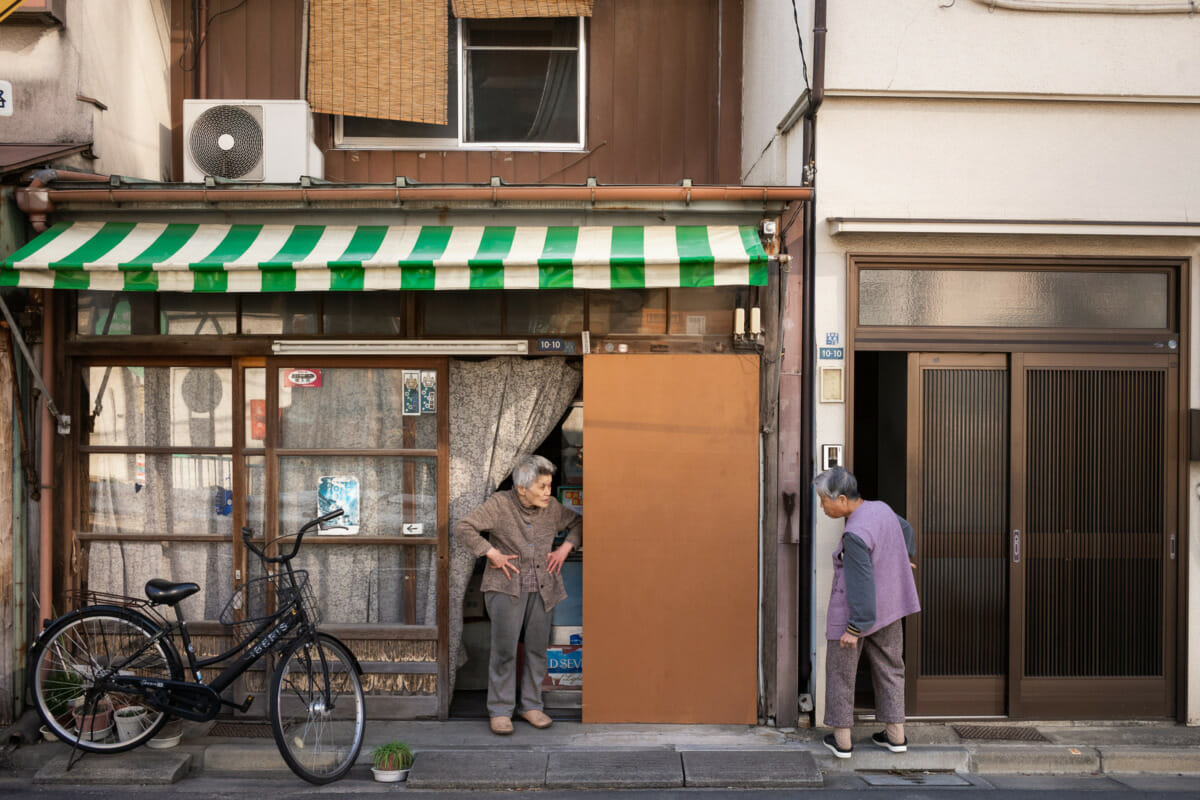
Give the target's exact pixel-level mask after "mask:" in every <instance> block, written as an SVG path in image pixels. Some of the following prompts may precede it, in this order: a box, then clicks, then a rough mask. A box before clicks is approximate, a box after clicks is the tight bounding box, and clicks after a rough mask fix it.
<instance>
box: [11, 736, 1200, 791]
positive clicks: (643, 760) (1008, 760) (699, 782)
mask: <svg viewBox="0 0 1200 800" xmlns="http://www.w3.org/2000/svg"><path fill="white" fill-rule="evenodd" d="M240 724H241V725H246V723H240ZM963 725H971V726H973V727H975V728H976V729H977V730H975V731H966V733H968V734H969V735H976V736H981V735H986V736H993V737H994V736H996V735H1007V736H1016V735H1024V736H1034V737H1038V738H1039V739H1040V740H1039V741H1028V740H1027V741H1021V740H1013V739H995V738H988V739H982V738H969V739H967V738H963V737H962V736H960V735H959V731H961V730H964V729H963V728H962V726H963ZM956 727H957V728H958V729H959V730H956ZM211 728H212V724H211V723H210V724H209V725H207V726H193V725H191V724H189V725H188V727H187V728H186V729H185V737H184V740H183V743H182V744H181V745H180V746H179V747H177V748H174V749H171V750H149V749H147V748H140V749H138V750H135V751H133V752H131V753H126V754H119V755H111V756H100V755H88V756H86V757H85V758H84V759H83V760H82V761H81V762H79V763H78V764H77V765H76V766H75V767H74V768H73V769H72V770H71V771H70V772H67V771H66V770H65V767H66V761H67V753H68V749H67V747H66V746H65V745H63V744H61V743H56V744H45V743H38V744H31V745H24V746H21V747H19V748H17V749H16V750H13V751H12V752H10V753H9V760H10V763H9V765H8V766H9V769H10V770H12V771H15V772H17V773H19V774H24V775H28V776H30V777H31V779H32V780H33V781H34V782H36V783H44V784H76V785H81V784H129V785H133V784H169V783H173V782H175V781H178V780H181V779H183V778H185V777H187V776H196V775H205V776H233V777H246V778H269V777H274V776H277V775H278V776H291V772H290V771H289V770H288V768H287V766H286V765H285V764H284V762H283V759H282V758H281V757H280V756H279V753H278V751H277V750H276V748H275V742H274V739H272V738H271V737H270V734H269V732H267V729H266V725H265V723H260V724H258V725H254V726H247V730H246V731H245V732H256V733H258V734H260V735H259V736H257V737H253V736H252V737H243V736H236V737H234V736H227V737H215V736H212V735H208V733H206V731H209V730H210V729H211ZM252 729H257V730H252ZM878 729H879V726H864V727H861V728H855V730H854V740H855V748H854V755H853V757H852V758H849V759H835V758H834V757H833V756H832V754H831V753H829V751H827V750H826V749H825V748H824V747H823V746H822V745H821V743H820V739H821V736H823V735H824V734H825V733H826V732H827V731H825V730H823V729H797V730H779V729H775V728H767V727H754V726H738V725H585V724H583V723H579V722H563V721H559V722H556V723H555V724H554V726H553V727H552V728H550V729H548V730H544V731H539V730H535V729H533V728H532V727H530V726H529V725H526V724H525V723H523V722H521V721H517V722H516V732H515V733H514V734H513V735H512V736H505V737H500V736H494V735H492V734H491V733H490V732H489V731H488V726H487V723H486V721H482V720H479V721H476V720H471V721H462V720H453V721H447V722H437V721H418V722H397V721H383V720H371V721H369V722H368V724H367V732H366V744H365V745H364V747H363V750H362V754H361V755H360V757H359V761H358V766H356V767H355V770H354V772H353V773H352V775H354V776H357V777H361V778H364V779H368V780H369V772H368V770H367V767H368V766H369V765H370V753H371V748H372V746H374V745H377V744H381V743H383V742H387V741H391V740H393V739H400V740H402V741H405V742H408V743H409V744H410V746H412V748H413V749H414V751H415V752H416V753H417V759H416V763H415V764H414V765H413V768H412V772H411V774H410V775H409V780H408V784H409V786H410V787H412V788H414V789H415V788H423V789H493V790H495V789H523V788H580V789H584V788H588V789H591V788H620V789H633V788H667V787H680V786H689V787H739V788H754V787H759V788H780V787H819V786H821V785H823V783H824V780H825V777H826V776H835V775H847V774H850V775H853V774H858V775H862V776H884V775H887V774H892V775H893V776H894V775H897V774H899V775H926V776H942V778H943V779H945V780H953V779H955V777H954V776H961V775H963V774H968V773H975V774H980V775H1003V774H1024V775H1105V774H1108V775H1128V774H1157V775H1172V776H1176V775H1195V776H1198V780H1200V728H1188V727H1184V726H1180V725H1175V724H1172V723H1160V722H1154V723H1124V724H1102V723H1099V724H1098V723H1091V724H1068V723H1012V722H987V723H980V722H978V721H975V722H957V721H956V722H954V723H945V722H936V723H929V722H910V723H909V724H908V726H907V734H908V739H909V750H908V752H907V753H903V754H893V753H890V752H888V751H886V750H883V749H880V748H878V747H875V746H874V745H872V744H871V743H870V742H868V741H867V739H869V737H870V735H871V733H873V732H874V731H876V730H878ZM216 730H217V731H218V732H219V731H222V730H224V731H226V732H229V731H230V728H229V726H228V725H222V727H221V728H217V729H216ZM237 732H242V730H241V729H238V731H237ZM263 733H265V734H266V735H265V737H264V736H262V735H261V734H263ZM359 773H361V775H360V774H359ZM959 779H961V778H959ZM297 780H298V779H297Z"/></svg>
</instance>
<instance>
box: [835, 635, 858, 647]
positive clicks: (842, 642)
mask: <svg viewBox="0 0 1200 800" xmlns="http://www.w3.org/2000/svg"><path fill="white" fill-rule="evenodd" d="M838 646H840V647H851V648H853V647H858V637H857V636H855V635H854V634H853V633H850V632H849V631H847V632H846V633H843V634H842V638H841V639H839V640H838Z"/></svg>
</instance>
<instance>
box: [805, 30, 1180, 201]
mask: <svg viewBox="0 0 1200 800" xmlns="http://www.w3.org/2000/svg"><path fill="white" fill-rule="evenodd" d="M1197 34H1198V37H1197V41H1196V47H1197V54H1198V59H1197V60H1200V29H1198V30H1197ZM1197 100H1198V102H1197V103H1196V104H1195V105H1186V104H1172V105H1165V104H1125V103H1081V102H1054V101H1015V100H1014V101H987V100H945V99H938V100H926V99H881V98H838V99H836V100H828V101H827V102H826V103H825V105H824V106H823V107H822V108H821V110H820V113H819V117H818V126H819V127H818V130H819V145H818V147H819V152H818V156H817V158H818V167H819V169H820V172H819V178H818V181H819V186H818V208H819V217H820V218H827V217H831V216H833V217H843V216H848V217H899V218H954V219H1005V220H1028V219H1048V220H1106V221H1112V220H1118V221H1173V222H1188V221H1191V222H1196V221H1200V154H1197V153H1196V149H1197V138H1196V136H1197V132H1198V131H1200V96H1198V97H1197Z"/></svg>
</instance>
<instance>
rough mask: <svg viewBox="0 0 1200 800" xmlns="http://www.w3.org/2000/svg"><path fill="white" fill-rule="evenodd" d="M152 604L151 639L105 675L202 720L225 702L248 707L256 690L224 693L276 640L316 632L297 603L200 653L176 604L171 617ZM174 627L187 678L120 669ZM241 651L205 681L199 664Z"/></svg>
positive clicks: (289, 571)
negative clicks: (243, 695)
mask: <svg viewBox="0 0 1200 800" xmlns="http://www.w3.org/2000/svg"><path fill="white" fill-rule="evenodd" d="M284 566H285V569H286V572H287V574H288V578H289V581H290V582H291V584H292V586H293V587H295V578H294V577H293V574H292V569H291V565H290V564H285V565H284ZM149 608H150V610H151V612H152V614H153V615H154V616H155V617H157V618H158V620H159V621H160V622H161V623H162V624H161V625H160V626H158V632H157V633H156V634H155V635H154V636H152V637H150V638H149V639H147V640H146V643H145V645H144V646H143V647H141V648H140V649H139V650H138V651H137V652H135V653H132V654H131V655H130V656H129V658H127V659H126V660H125V661H124V662H122V663H119V664H114V665H111V666H110V676H109V677H108V678H107V679H106V680H108V681H111V683H112V684H113V685H114V686H116V687H119V688H122V689H124V690H126V691H130V692H134V693H137V694H139V695H142V696H143V697H146V698H147V700H148V701H149V702H150V704H151V705H152V706H155V707H158V708H159V709H161V710H163V711H166V712H168V713H170V714H173V715H175V716H178V717H182V718H184V719H191V720H195V721H198V722H206V721H208V720H211V719H214V718H215V717H216V716H217V714H218V713H219V711H220V708H221V706H222V705H227V706H230V707H233V708H237V709H240V710H242V711H246V710H248V709H249V708H250V704H251V703H252V702H253V700H254V696H253V695H250V696H249V697H248V698H247V700H246V701H245V702H244V703H233V702H231V701H229V700H224V699H222V698H221V693H222V692H224V691H225V690H226V689H228V688H229V687H230V686H231V685H232V684H233V682H234V681H236V680H237V679H238V678H240V677H241V676H242V675H243V674H245V672H246V671H247V670H249V669H250V668H251V667H252V666H253V665H254V664H255V663H257V662H258V660H259V659H261V658H262V657H263V656H264V655H266V654H267V653H269V652H270V651H271V650H273V649H275V648H276V647H277V646H279V645H282V644H284V643H287V642H290V641H292V640H294V639H297V638H301V637H304V636H309V637H313V636H315V634H316V627H315V626H314V625H312V624H311V623H310V621H309V620H308V617H307V615H306V613H305V611H304V609H303V607H302V604H300V603H297V604H295V605H292V606H291V607H290V608H288V609H285V610H284V611H277V612H275V613H274V614H272V615H271V616H269V617H267V618H266V619H264V620H263V621H262V622H261V623H260V624H259V625H258V626H257V627H255V629H254V630H253V631H251V632H250V633H249V634H247V635H246V636H245V637H244V638H243V639H242V640H241V641H239V642H237V643H236V644H234V645H233V646H232V647H231V648H229V649H228V650H226V651H225V652H223V653H220V654H219V655H216V656H211V657H209V658H197V657H196V654H195V648H194V647H193V646H192V638H191V635H190V634H189V632H188V627H187V622H186V621H185V620H184V619H183V614H182V612H181V611H180V610H179V607H178V606H175V616H176V621H175V622H171V621H169V620H168V619H167V618H166V617H165V616H164V615H163V614H162V613H161V612H159V611H157V610H156V609H154V608H153V607H149ZM176 632H178V634H179V638H180V641H181V642H182V643H183V652H184V655H185V657H186V658H187V680H185V681H166V680H162V679H161V678H145V677H139V676H136V675H121V674H120V670H121V668H122V667H123V666H125V665H126V664H129V663H131V662H133V661H134V660H135V659H137V658H138V657H139V656H141V655H142V654H143V653H144V652H146V650H148V649H149V648H150V647H152V646H153V645H154V644H156V643H158V642H160V641H162V640H163V639H167V640H168V641H170V640H172V639H174V636H175V633H176ZM238 653H241V655H240V656H239V657H238V659H237V660H236V661H234V662H233V663H232V664H230V665H229V666H227V667H225V668H224V669H223V670H222V671H221V672H220V674H218V675H217V677H216V678H214V679H213V680H212V681H211V682H208V683H205V681H204V678H203V676H202V675H201V674H200V670H201V669H204V668H206V667H211V666H213V665H217V664H221V663H223V662H225V661H228V660H229V659H230V658H232V657H233V656H234V655H236V654H238ZM323 658H324V656H323V655H322V659H323ZM328 688H329V687H328V686H326V687H325V691H326V694H328ZM188 700H190V702H188ZM180 701H183V702H180Z"/></svg>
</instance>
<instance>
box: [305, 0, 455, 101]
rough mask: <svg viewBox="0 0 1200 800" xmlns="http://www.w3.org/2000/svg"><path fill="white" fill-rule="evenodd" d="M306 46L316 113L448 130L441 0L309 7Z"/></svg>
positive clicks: (365, 0) (334, 1)
mask: <svg viewBox="0 0 1200 800" xmlns="http://www.w3.org/2000/svg"><path fill="white" fill-rule="evenodd" d="M308 42H309V44H308V103H309V105H310V106H311V107H312V110H313V111H315V112H317V113H322V114H346V115H348V116H354V117H373V118H376V119H394V120H404V121H407V122H425V123H429V124H432V125H445V124H446V121H447V120H446V80H447V78H446V72H447V62H448V52H447V47H448V31H447V17H446V3H445V0H312V3H311V5H310V11H309V37H308Z"/></svg>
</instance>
